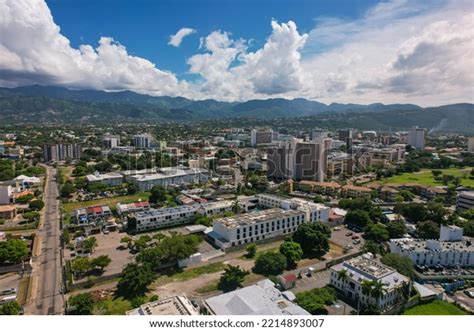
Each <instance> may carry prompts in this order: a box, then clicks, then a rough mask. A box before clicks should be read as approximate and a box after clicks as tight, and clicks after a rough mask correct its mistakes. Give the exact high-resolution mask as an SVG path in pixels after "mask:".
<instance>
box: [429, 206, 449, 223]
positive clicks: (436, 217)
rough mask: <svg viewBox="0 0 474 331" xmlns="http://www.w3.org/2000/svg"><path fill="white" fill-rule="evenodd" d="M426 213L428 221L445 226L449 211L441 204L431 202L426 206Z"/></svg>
mask: <svg viewBox="0 0 474 331" xmlns="http://www.w3.org/2000/svg"><path fill="white" fill-rule="evenodd" d="M426 213H427V216H426V218H427V219H428V220H430V221H433V222H436V223H438V224H444V223H446V222H445V220H446V217H447V215H448V214H449V211H448V210H447V209H446V208H444V206H443V204H441V203H435V202H430V203H428V204H427V205H426Z"/></svg>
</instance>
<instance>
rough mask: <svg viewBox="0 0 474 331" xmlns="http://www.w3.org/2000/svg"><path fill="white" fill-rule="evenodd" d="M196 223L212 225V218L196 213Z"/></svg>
mask: <svg viewBox="0 0 474 331" xmlns="http://www.w3.org/2000/svg"><path fill="white" fill-rule="evenodd" d="M194 224H200V225H204V226H207V227H209V226H212V219H211V218H209V217H208V216H206V215H203V214H199V213H198V214H196V215H195V216H194Z"/></svg>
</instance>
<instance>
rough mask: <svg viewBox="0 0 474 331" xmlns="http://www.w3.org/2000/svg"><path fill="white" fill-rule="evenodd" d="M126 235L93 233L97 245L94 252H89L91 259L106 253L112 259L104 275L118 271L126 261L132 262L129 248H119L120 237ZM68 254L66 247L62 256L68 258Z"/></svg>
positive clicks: (69, 252)
mask: <svg viewBox="0 0 474 331" xmlns="http://www.w3.org/2000/svg"><path fill="white" fill-rule="evenodd" d="M126 236H127V234H126V233H119V232H110V233H109V234H103V233H101V234H97V235H94V237H95V238H97V243H98V246H97V248H96V250H95V252H94V253H93V254H91V258H92V259H93V258H95V257H97V256H100V255H108V256H109V257H110V258H111V259H112V262H111V263H110V264H109V266H108V267H107V268H106V270H105V272H104V274H103V275H104V276H107V275H112V274H116V273H119V272H121V271H122V269H123V267H124V266H125V265H126V264H127V263H129V262H132V260H133V257H132V255H131V254H130V253H129V250H128V249H120V247H122V246H121V245H122V244H120V239H122V238H123V237H126ZM70 254H71V251H70V250H67V249H66V250H65V252H64V257H65V258H66V259H70V258H71V256H70Z"/></svg>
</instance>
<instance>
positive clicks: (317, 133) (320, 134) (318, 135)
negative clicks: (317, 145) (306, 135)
mask: <svg viewBox="0 0 474 331" xmlns="http://www.w3.org/2000/svg"><path fill="white" fill-rule="evenodd" d="M328 135H329V132H328V131H327V130H324V129H319V128H317V129H314V130H313V131H312V132H311V140H318V139H322V138H327V136H328Z"/></svg>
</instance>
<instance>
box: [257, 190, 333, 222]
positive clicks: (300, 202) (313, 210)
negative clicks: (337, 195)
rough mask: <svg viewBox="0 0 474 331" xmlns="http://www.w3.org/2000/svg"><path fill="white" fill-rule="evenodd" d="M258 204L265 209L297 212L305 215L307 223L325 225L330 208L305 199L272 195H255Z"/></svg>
mask: <svg viewBox="0 0 474 331" xmlns="http://www.w3.org/2000/svg"><path fill="white" fill-rule="evenodd" d="M256 197H257V198H258V204H259V205H260V206H262V207H265V208H282V209H284V210H298V211H302V212H304V213H305V220H306V221H307V222H323V223H327V221H328V219H329V212H330V208H329V207H326V206H325V205H323V204H320V203H314V202H312V201H308V200H305V199H299V198H285V197H280V196H278V195H273V194H257V195H256Z"/></svg>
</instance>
